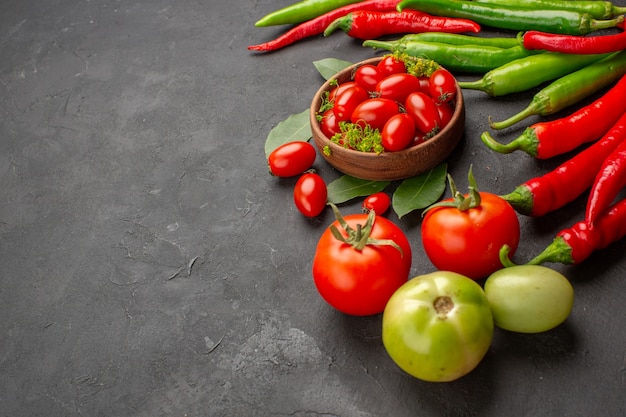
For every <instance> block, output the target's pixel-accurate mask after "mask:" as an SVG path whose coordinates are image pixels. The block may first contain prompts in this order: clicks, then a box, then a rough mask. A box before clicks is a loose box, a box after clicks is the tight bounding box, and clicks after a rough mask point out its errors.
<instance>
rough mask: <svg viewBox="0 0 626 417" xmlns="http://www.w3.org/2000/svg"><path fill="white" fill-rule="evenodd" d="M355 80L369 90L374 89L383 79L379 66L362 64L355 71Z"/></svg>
mask: <svg viewBox="0 0 626 417" xmlns="http://www.w3.org/2000/svg"><path fill="white" fill-rule="evenodd" d="M353 79H354V82H355V83H357V84H358V85H360V86H361V87H363V88H365V89H366V90H367V91H374V88H375V87H376V84H378V82H379V81H380V80H381V79H382V77H381V75H380V72H378V68H377V67H376V66H375V65H371V64H365V65H361V66H360V67H358V68H357V69H356V70H355V71H354V77H353Z"/></svg>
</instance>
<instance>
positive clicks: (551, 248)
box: [526, 236, 573, 265]
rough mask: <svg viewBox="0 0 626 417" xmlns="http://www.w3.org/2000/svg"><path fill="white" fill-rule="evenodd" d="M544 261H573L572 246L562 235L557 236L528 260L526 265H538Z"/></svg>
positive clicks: (564, 262) (562, 262)
mask: <svg viewBox="0 0 626 417" xmlns="http://www.w3.org/2000/svg"><path fill="white" fill-rule="evenodd" d="M546 262H553V263H561V264H565V265H567V264H571V263H573V260H572V247H571V246H570V245H568V244H567V243H566V242H565V240H563V238H562V237H560V236H558V237H556V238H554V240H553V241H552V243H550V244H549V245H548V246H546V248H545V249H544V250H543V251H542V252H541V253H540V254H538V255H537V256H535V257H534V258H533V259H531V260H530V261H528V262H527V263H526V265H540V264H543V263H546Z"/></svg>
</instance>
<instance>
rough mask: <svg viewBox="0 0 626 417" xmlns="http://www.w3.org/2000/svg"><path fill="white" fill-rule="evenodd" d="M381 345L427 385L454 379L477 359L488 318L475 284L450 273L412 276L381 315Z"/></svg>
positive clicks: (488, 332) (485, 342) (485, 341)
mask: <svg viewBox="0 0 626 417" xmlns="http://www.w3.org/2000/svg"><path fill="white" fill-rule="evenodd" d="M382 321H383V323H382V326H383V329H382V336H383V344H384V346H385V349H386V350H387V353H388V354H389V356H390V357H391V359H392V360H393V361H394V362H395V363H396V364H397V365H398V366H399V367H400V368H401V369H403V370H404V371H405V372H407V373H408V374H410V375H412V376H414V377H416V378H419V379H422V380H425V381H433V382H439V381H442V382H445V381H453V380H455V379H458V378H460V377H462V376H464V375H466V374H467V373H469V372H470V371H472V370H473V369H474V368H476V366H477V365H478V364H479V363H480V361H481V360H482V359H483V357H484V356H485V354H486V353H487V350H488V349H489V346H490V345H491V340H492V338H493V329H494V326H493V317H492V315H491V309H490V308H489V302H488V301H487V297H486V296H485V293H484V291H483V289H482V288H481V286H480V285H479V284H477V283H476V282H475V281H474V280H472V279H470V278H468V277H466V276H464V275H460V274H457V273H455V272H446V271H437V272H433V273H430V274H425V275H420V276H417V277H415V278H413V279H411V280H409V281H407V282H406V283H405V284H403V285H402V286H401V287H400V288H398V289H397V290H396V292H395V293H394V294H393V295H392V296H391V298H390V299H389V301H388V302H387V305H386V307H385V310H384V312H383V320H382Z"/></svg>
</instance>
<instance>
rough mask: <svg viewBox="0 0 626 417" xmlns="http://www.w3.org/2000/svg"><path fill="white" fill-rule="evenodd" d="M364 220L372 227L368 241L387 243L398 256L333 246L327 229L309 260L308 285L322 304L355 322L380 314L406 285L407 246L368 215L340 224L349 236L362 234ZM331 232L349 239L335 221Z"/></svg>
mask: <svg viewBox="0 0 626 417" xmlns="http://www.w3.org/2000/svg"><path fill="white" fill-rule="evenodd" d="M368 218H371V219H372V220H373V221H374V223H373V226H372V228H371V233H370V234H369V236H370V238H372V239H378V240H391V241H393V242H395V244H396V245H397V246H398V247H399V248H400V249H401V250H398V248H397V247H395V246H392V245H384V244H383V245H380V244H366V245H365V246H364V247H363V248H361V249H359V248H355V246H353V244H351V243H346V242H343V241H341V240H338V239H337V238H336V237H335V236H334V235H333V233H332V232H331V228H330V227H329V228H327V229H326V230H325V231H324V233H322V236H321V237H320V239H319V242H318V244H317V249H316V251H315V256H314V258H313V280H314V282H315V286H316V287H317V290H318V291H319V293H320V295H321V296H322V298H324V300H326V302H327V303H328V304H330V305H331V306H333V307H334V308H336V309H337V310H339V311H341V312H343V313H346V314H350V315H355V316H369V315H372V314H379V313H381V312H382V311H383V310H384V308H385V305H386V304H387V301H388V300H389V298H390V297H391V296H392V294H393V293H394V292H395V291H396V290H397V289H398V288H399V287H400V286H402V284H404V283H405V282H407V280H408V278H409V272H410V269H411V261H412V253H411V246H410V244H409V241H408V239H407V237H406V235H405V234H404V232H403V231H402V229H400V228H399V227H398V226H396V225H395V224H394V223H393V222H391V221H390V220H387V219H386V218H384V217H381V216H376V215H374V213H370V214H369V215H367V214H351V215H348V216H345V219H344V220H345V222H346V223H347V225H348V226H349V227H350V228H351V230H352V232H354V233H352V235H353V236H355V235H356V229H357V228H358V227H359V226H358V225H361V226H362V228H361V230H363V231H366V230H367V221H368ZM331 227H334V228H336V229H337V230H338V231H339V232H340V233H341V234H342V236H344V238H345V239H349V236H350V234H349V233H348V232H347V231H346V230H344V229H343V228H342V227H341V224H340V223H339V221H335V222H333V224H332V225H331ZM353 240H354V239H353Z"/></svg>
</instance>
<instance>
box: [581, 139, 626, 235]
mask: <svg viewBox="0 0 626 417" xmlns="http://www.w3.org/2000/svg"><path fill="white" fill-rule="evenodd" d="M625 186H626V140H625V141H623V142H622V143H620V145H619V146H618V147H617V149H615V150H614V151H613V152H612V153H611V154H610V155H609V156H608V158H606V160H605V161H604V164H603V165H602V167H601V168H600V170H599V171H598V174H597V175H596V179H595V182H594V183H593V186H592V187H591V192H590V193H589V199H588V200H587V210H586V214H585V220H586V221H587V222H588V223H589V224H592V225H593V224H594V223H595V221H596V220H597V219H598V217H599V216H600V214H601V213H603V212H604V211H605V210H606V209H607V208H608V207H609V206H610V205H611V203H612V202H613V200H614V199H615V197H617V194H618V193H619V192H620V190H621V189H622V188H624V187H625Z"/></svg>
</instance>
